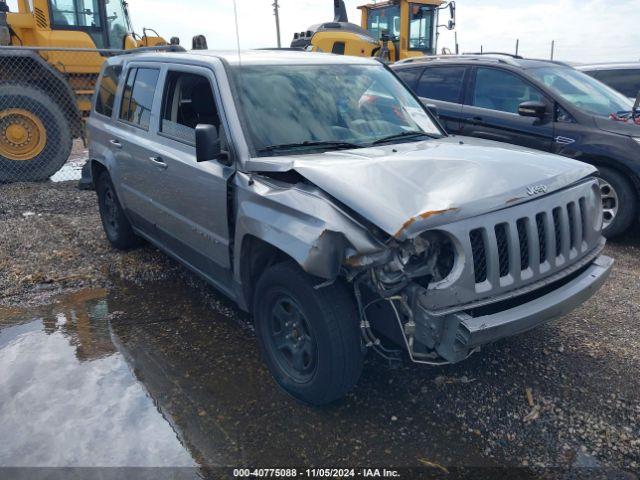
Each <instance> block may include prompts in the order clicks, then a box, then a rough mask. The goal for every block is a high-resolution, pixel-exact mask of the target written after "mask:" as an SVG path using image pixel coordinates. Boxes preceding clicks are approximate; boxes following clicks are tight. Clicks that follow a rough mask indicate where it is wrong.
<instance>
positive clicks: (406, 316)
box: [345, 230, 461, 365]
mask: <svg viewBox="0 0 640 480" xmlns="http://www.w3.org/2000/svg"><path fill="white" fill-rule="evenodd" d="M460 258H461V256H460V255H459V248H458V247H457V246H456V244H455V240H454V239H453V238H452V237H451V236H450V235H448V234H447V233H445V232H442V231H439V230H431V231H427V232H424V233H422V234H420V235H418V236H416V237H415V238H413V239H411V240H405V241H404V242H399V241H398V240H396V239H395V238H394V239H392V240H391V241H390V242H389V243H388V248H387V249H386V250H384V251H383V252H376V253H374V254H368V255H359V256H355V257H351V258H349V259H347V260H346V262H345V266H346V268H347V269H348V273H347V278H348V279H349V280H351V281H352V282H353V286H354V292H355V297H356V300H357V303H358V307H359V311H360V317H361V318H360V327H361V330H362V334H363V338H364V340H365V343H366V345H367V346H368V347H370V348H373V349H374V350H375V351H377V352H378V353H379V354H381V355H382V356H383V357H385V358H388V359H389V360H396V359H399V358H400V351H398V350H394V349H392V348H388V347H386V346H385V345H384V344H385V343H386V342H383V341H381V340H380V338H379V337H378V333H377V332H380V334H382V335H383V336H384V337H385V338H386V339H390V340H391V341H393V342H394V343H396V344H399V345H403V346H404V348H405V349H406V351H407V353H408V354H409V357H410V358H411V360H412V361H414V362H417V363H426V364H432V365H440V364H446V363H450V362H451V361H457V358H456V359H454V358H444V357H443V356H442V355H441V354H440V353H438V351H437V349H436V347H437V345H438V344H439V340H440V337H441V333H442V332H443V331H444V329H445V328H444V324H443V323H442V322H439V324H438V325H435V324H431V325H429V326H428V327H427V329H426V330H425V329H424V328H423V322H422V319H418V323H416V318H415V314H414V312H416V311H417V310H418V309H417V307H416V304H417V302H418V301H419V298H420V296H421V295H424V294H426V293H427V292H428V290H429V289H434V288H446V285H447V283H448V282H450V281H451V280H452V279H453V278H454V277H455V272H456V270H458V271H459V270H460V268H459V267H458V266H457V262H459V261H460ZM374 331H375V332H376V333H374Z"/></svg>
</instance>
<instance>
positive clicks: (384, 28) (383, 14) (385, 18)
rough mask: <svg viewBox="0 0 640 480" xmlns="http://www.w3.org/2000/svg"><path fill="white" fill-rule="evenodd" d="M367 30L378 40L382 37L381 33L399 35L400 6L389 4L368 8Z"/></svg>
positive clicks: (392, 35)
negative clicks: (388, 5) (387, 5)
mask: <svg viewBox="0 0 640 480" xmlns="http://www.w3.org/2000/svg"><path fill="white" fill-rule="evenodd" d="M367 30H369V32H370V33H371V35H373V36H374V38H377V39H378V40H379V39H380V38H382V34H383V33H387V34H389V36H391V37H399V36H400V7H396V6H391V7H384V8H375V9H372V10H369V16H368V18H367Z"/></svg>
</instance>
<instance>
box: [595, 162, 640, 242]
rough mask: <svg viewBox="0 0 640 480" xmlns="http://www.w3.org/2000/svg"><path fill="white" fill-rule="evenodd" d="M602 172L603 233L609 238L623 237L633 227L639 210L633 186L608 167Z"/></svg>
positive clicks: (601, 170)
mask: <svg viewBox="0 0 640 480" xmlns="http://www.w3.org/2000/svg"><path fill="white" fill-rule="evenodd" d="M598 170H599V171H600V178H599V182H600V192H601V195H602V210H603V212H602V213H603V216H602V220H603V223H602V233H603V234H604V236H605V237H607V238H613V237H616V236H618V235H621V234H622V233H624V232H625V231H627V229H628V228H629V227H630V226H631V224H632V223H633V221H634V219H635V217H636V211H637V208H638V203H637V198H636V197H637V196H636V192H635V189H634V188H633V184H631V182H630V181H629V180H627V179H626V178H625V177H624V176H623V175H622V174H621V173H620V172H618V171H617V170H613V169H611V168H607V167H598Z"/></svg>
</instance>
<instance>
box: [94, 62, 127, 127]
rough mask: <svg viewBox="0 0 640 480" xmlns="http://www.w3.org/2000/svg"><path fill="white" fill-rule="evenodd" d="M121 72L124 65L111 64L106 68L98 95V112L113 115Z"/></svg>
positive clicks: (96, 107) (108, 115)
mask: <svg viewBox="0 0 640 480" xmlns="http://www.w3.org/2000/svg"><path fill="white" fill-rule="evenodd" d="M121 74H122V67H121V66H120V65H111V66H108V67H106V68H105V69H104V73H103V75H102V80H101V81H100V86H99V87H98V94H97V96H96V105H95V111H96V112H97V113H99V114H101V115H106V116H107V117H111V115H113V104H114V102H115V99H116V91H117V90H118V83H119V82H120V75H121Z"/></svg>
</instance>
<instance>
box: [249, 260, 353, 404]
mask: <svg viewBox="0 0 640 480" xmlns="http://www.w3.org/2000/svg"><path fill="white" fill-rule="evenodd" d="M318 283H319V280H317V279H315V280H314V278H313V277H311V276H310V275H308V274H306V273H305V272H303V271H302V269H301V268H300V267H299V266H298V265H297V264H295V263H293V262H284V263H279V264H276V265H273V266H271V267H269V269H268V270H266V271H265V272H264V274H263V275H262V276H261V277H260V279H259V280H258V283H257V285H256V289H255V295H254V302H253V314H254V319H255V323H256V333H257V336H258V341H259V343H260V349H261V351H262V354H263V357H264V359H265V362H266V364H267V367H268V368H269V371H270V372H271V374H272V375H273V377H274V378H275V380H276V382H277V383H278V384H279V385H280V387H282V388H283V389H284V390H285V391H286V392H287V393H289V394H290V395H292V396H293V397H294V398H296V399H298V400H301V401H303V402H305V403H309V404H312V405H324V404H327V403H330V402H332V401H334V400H337V399H339V398H341V397H343V396H344V395H346V394H347V393H348V392H349V391H350V390H351V389H352V388H353V387H354V386H355V384H356V383H357V382H358V379H359V378H360V374H361V373H362V367H363V362H364V352H363V349H362V343H361V340H360V327H359V323H358V314H357V309H356V306H355V302H354V299H353V297H352V296H351V294H350V292H349V290H348V289H347V287H346V285H344V284H343V283H340V282H336V283H335V284H333V285H330V286H327V287H323V288H321V289H318V290H316V289H314V285H317V284H318ZM287 321H288V322H289V323H290V324H289V325H287ZM296 324H297V326H296ZM287 334H290V335H292V339H289V340H287V337H286V335H287ZM295 338H298V340H299V342H300V343H298V346H297V347H296V346H295V341H294V339H295ZM284 344H286V345H284ZM282 345H284V346H282ZM294 351H295V352H296V353H295V354H294ZM300 352H302V353H300ZM300 358H302V360H300ZM296 359H297V360H296Z"/></svg>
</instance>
